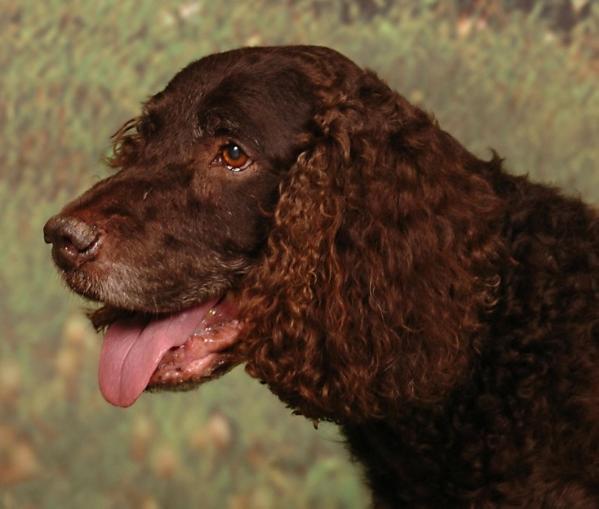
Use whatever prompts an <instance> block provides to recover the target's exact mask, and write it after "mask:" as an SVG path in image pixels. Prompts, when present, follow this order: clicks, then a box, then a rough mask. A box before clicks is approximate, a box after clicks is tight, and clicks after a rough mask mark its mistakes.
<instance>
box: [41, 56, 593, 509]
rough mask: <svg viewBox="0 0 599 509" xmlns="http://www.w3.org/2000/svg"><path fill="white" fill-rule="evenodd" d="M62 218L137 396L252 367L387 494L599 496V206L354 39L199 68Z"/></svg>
mask: <svg viewBox="0 0 599 509" xmlns="http://www.w3.org/2000/svg"><path fill="white" fill-rule="evenodd" d="M112 165H113V166H114V167H115V168H116V169H118V171H117V172H116V173H115V174H114V175H113V176H112V177H110V178H108V179H106V180H103V181H101V182H99V183H98V184H96V185H95V186H94V187H92V188H91V189H90V190H89V191H87V192H86V193H85V194H83V195H82V196H81V197H80V198H78V199H76V200H75V201H73V202H72V203H70V204H69V205H67V206H66V207H65V208H64V210H63V211H62V212H61V213H60V214H59V215H58V216H55V217H53V218H52V219H50V221H48V223H47V224H46V227H45V238H46V241H47V242H50V243H52V244H53V250H52V253H53V257H54V260H55V261H56V264H57V265H58V266H59V268H60V269H61V271H62V273H63V275H64V277H65V279H66V281H67V283H68V284H69V286H70V287H71V288H72V289H73V290H75V291H76V292H78V293H80V294H81V295H84V296H86V297H88V298H90V299H92V300H95V301H99V302H102V303H103V304H104V306H103V307H102V308H101V309H100V310H98V311H96V312H95V313H94V314H93V316H92V319H93V321H94V324H95V325H96V326H97V327H98V328H107V332H106V335H105V339H104V345H103V349H102V355H101V360H100V386H101V389H102V392H103V394H104V396H105V397H106V399H108V400H109V401H110V402H112V403H114V404H116V405H120V406H128V405H130V404H132V403H133V402H134V401H135V400H136V399H137V398H138V397H139V395H140V394H141V392H142V391H143V390H144V389H145V388H146V387H148V386H150V387H164V388H180V387H182V386H184V387H188V386H194V385H196V384H197V383H200V382H202V381H205V380H207V379H210V378H211V377H213V376H216V375H218V374H221V373H223V372H225V371H226V370H227V369H229V368H230V367H231V366H233V365H235V364H236V363H240V362H244V363H246V366H247V370H248V372H249V373H250V374H251V375H253V376H255V377H258V378H260V379H261V380H264V381H266V382H267V383H268V385H269V386H270V388H271V389H272V390H273V392H275V393H276V394H277V395H278V396H279V397H280V398H281V399H282V400H283V401H285V402H286V403H287V404H289V405H290V406H292V407H293V408H294V409H295V410H296V411H297V412H299V413H302V414H304V415H306V416H307V417H309V418H312V419H327V420H332V421H335V422H337V423H339V424H340V425H341V426H342V430H343V432H344V433H345V435H346V437H347V439H348V443H349V447H350V450H351V452H352V454H353V455H354V457H355V458H357V459H358V460H360V461H361V462H362V463H363V464H364V466H365V469H366V473H367V477H368V481H369V484H370V486H371V488H372V490H373V497H374V502H375V505H376V506H377V507H389V508H391V507H393V508H396V507H410V508H414V507H434V508H439V507H498V506H509V507H546V508H559V507H564V508H565V507H567V508H569V509H570V508H586V507H589V508H590V507H598V506H599V383H598V382H599V369H598V366H597V364H598V358H599V306H598V301H599V220H598V217H597V213H596V212H595V211H593V210H592V209H591V208H590V207H588V206H586V205H584V204H583V203H582V202H580V201H579V200H576V199H570V198H566V197H564V196H562V195H561V194H560V193H559V192H558V191H556V190H555V189H552V188H549V187H545V186H541V185H537V184H533V183H531V182H529V181H528V180H527V179H526V178H524V177H514V176H510V175H508V174H507V173H505V172H504V171H503V170H502V168H501V160H500V159H499V158H498V157H496V156H495V155H494V156H493V158H492V159H491V160H490V161H482V160H480V159H478V158H476V157H475V156H474V155H472V154H471V153H469V152H468V151H467V150H466V149H465V148H464V147H462V146H461V145H460V144H459V143H458V142H457V141H456V140H455V139H454V138H452V137H451V136H450V135H449V134H447V133H446V132H444V131H442V130H441V129H440V128H439V126H438V125H437V123H436V122H435V120H434V119H433V118H431V116H429V115H427V114H426V113H424V112H423V111H422V110H420V109H418V108H416V107H414V106H412V105H410V104H409V103H408V102H407V101H406V100H405V99H404V98H403V97H401V96H400V95H398V94H397V93H395V92H393V91H392V90H390V89H389V88H388V87H387V85H385V84H384V83H383V82H382V81H381V80H379V79H378V78H377V77H376V75H374V74H373V73H372V72H369V71H364V70H362V69H360V68H359V67H357V66H356V65H355V64H354V63H352V62H351V61H349V60H348V59H347V58H345V57H343V56H342V55H340V54H339V53H336V52H335V51H332V50H329V49H326V48H319V47H310V46H297V47H277V48H249V49H241V50H236V51H230V52H226V53H222V54H217V55H212V56H209V57H206V58H203V59H201V60H199V61H197V62H194V63H192V64H190V65H189V66H188V67H186V68H185V69H183V70H182V71H181V72H180V73H178V74H177V75H176V76H175V77H174V78H173V80H172V81H171V82H170V83H169V84H168V86H167V87H166V89H165V90H164V91H162V92H160V93H158V94H156V95H155V96H154V97H152V98H151V99H150V100H149V101H148V102H147V103H146V104H145V107H144V109H143V112H142V114H141V115H140V116H139V117H138V118H136V119H134V120H131V121H130V122H128V123H127V124H125V126H123V128H121V130H120V131H118V132H117V134H116V135H115V151H114V157H113V159H112Z"/></svg>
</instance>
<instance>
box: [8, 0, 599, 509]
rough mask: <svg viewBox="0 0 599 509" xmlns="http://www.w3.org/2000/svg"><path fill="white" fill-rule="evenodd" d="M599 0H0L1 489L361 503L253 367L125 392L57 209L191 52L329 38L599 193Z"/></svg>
mask: <svg viewBox="0 0 599 509" xmlns="http://www.w3.org/2000/svg"><path fill="white" fill-rule="evenodd" d="M598 3H599V2H597V1H595V0H590V1H584V0H579V1H575V0H554V1H546V2H543V1H540V2H535V1H532V0H530V1H526V0H489V1H476V0H463V1H460V0H454V1H452V0H446V1H438V0H426V1H406V0H397V1H392V0H380V1H378V0H339V1H324V0H305V1H291V0H287V1H281V0H278V1H277V0H256V1H253V2H249V1H248V2H243V3H242V2H239V3H234V2H216V1H210V0H195V1H192V0H164V1H155V2H150V1H143V2H142V1H138V2H134V1H126V0H105V1H100V2H94V1H82V0H80V1H76V0H72V1H64V0H46V1H45V2H38V1H35V0H22V1H8V0H0V133H1V134H0V136H1V138H0V142H1V145H0V507H2V508H18V509H23V508H31V509H33V508H64V509H68V508H81V507H86V508H90V509H91V508H128V507H133V508H143V509H154V508H189V507H194V508H206V509H212V508H215V509H221V508H225V509H242V508H243V509H246V508H249V509H252V508H259V509H267V508H317V509H319V508H366V507H367V506H368V497H367V494H366V492H365V490H364V488H363V487H362V484H361V474H360V472H359V470H358V469H357V467H355V466H353V465H352V464H351V463H350V461H349V458H348V455H347V454H346V452H345V451H344V449H343V445H342V443H341V440H340V437H339V435H338V434H337V431H336V429H335V427H334V426H331V425H321V426H320V427H319V429H318V430H314V428H313V426H312V424H311V423H310V422H309V421H307V420H305V419H303V418H301V417H297V416H292V415H291V412H290V411H289V410H288V409H286V408H285V407H284V406H283V405H282V404H280V403H279V402H278V401H277V400H276V399H275V398H274V396H272V395H271V394H270V393H269V391H268V390H267V389H266V388H265V387H262V386H261V385H260V384H259V383H258V382H256V381H254V380H251V379H250V378H249V377H248V376H247V375H246V374H245V373H244V372H243V369H242V368H238V369H237V370H235V371H234V372H233V373H230V374H229V375H228V376H226V377H225V378H223V379H221V380H219V381H216V382H214V383H211V384H208V385H205V386H203V387H201V388H200V389H199V390H198V391H196V392H192V393H185V394H184V393H178V394H168V395H165V394H160V395H144V396H142V398H141V399H140V401H139V402H138V403H137V404H136V405H135V406H134V407H132V408H131V409H128V410H120V409H115V408H112V407H110V406H109V405H108V404H107V403H105V402H104V400H103V399H102V397H101V396H100V393H99V391H98V389H97V384H96V369H97V362H98V354H99V345H100V339H99V337H97V336H96V335H95V334H94V333H93V331H92V330H91V329H90V327H89V325H88V324H87V321H86V319H85V318H84V316H83V313H82V310H83V309H84V308H85V303H83V302H82V301H81V300H80V299H79V298H77V297H75V296H73V295H71V294H70V293H68V292H67V291H66V290H65V288H64V287H63V285H62V284H61V282H60V280H59V277H58V275H57V274H56V272H55V270H54V268H53V266H52V264H51V260H50V252H49V248H48V247H47V246H46V245H44V243H43V239H42V234H41V230H42V225H43V224H44V222H45V220H46V219H47V218H48V217H49V216H50V215H51V214H53V213H56V212H57V211H58V210H59V208H60V207H61V205H62V204H64V203H65V202H66V201H67V200H69V199H71V198H73V197H74V196H76V195H77V194H78V193H79V192H80V191H82V190H83V189H85V188H87V187H88V186H89V185H90V184H92V183H93V182H95V181H97V180H98V179H100V178H102V177H103V176H105V175H106V174H107V171H106V169H105V167H104V165H103V163H102V160H103V158H104V157H105V156H106V155H107V153H108V150H109V145H110V143H109V141H110V140H109V138H110V135H111V134H112V133H113V132H114V131H115V130H116V129H117V127H119V126H120V125H121V124H122V123H123V122H124V121H126V120H127V119H129V118H130V117H132V116H134V115H135V114H136V113H137V112H138V110H139V105H140V102H141V101H142V100H144V99H146V98H147V97H148V96H149V95H150V94H152V93H155V92H157V91H158V90H160V89H162V88H163V87H164V86H165V84H166V82H167V81H168V80H169V78H170V77H171V76H172V75H173V74H174V73H175V72H176V71H178V70H179V69H180V68H181V67H183V66H184V65H185V64H187V63H188V62H190V61H191V60H194V59H197V58H199V57H201V56H204V55H206V54H210V53H214V52H217V51H223V50H227V49H230V48H234V47H238V46H244V45H271V44H296V43H307V44H322V45H326V46H331V47H333V48H336V49H338V50H340V51H341V52H343V53H345V54H347V55H348V56H349V57H351V58H353V59H354V60H356V61H357V62H358V63H360V64H362V65H365V66H368V67H370V68H372V69H374V70H376V71H377V72H378V73H379V75H380V76H381V77H383V78H384V79H386V80H387V81H388V82H389V83H390V84H391V85H392V86H393V87H395V88H397V89H398V90H399V91H400V92H401V93H402V94H403V95H405V96H406V97H407V98H408V99H409V100H410V101H412V102H414V103H417V104H419V105H421V106H423V107H424V108H425V109H427V110H429V111H432V112H434V113H435V115H436V116H437V118H438V119H439V121H440V123H441V125H442V127H444V128H445V129H446V130H448V131H449V132H451V133H452V134H453V135H454V136H456V137H457V138H458V139H460V140H461V141H462V142H463V143H464V144H465V145H466V146H467V147H468V148H469V149H470V150H472V151H473V152H475V153H476V154H477V155H479V156H481V157H484V158H488V157H489V155H490V152H489V148H490V147H492V148H494V149H496V150H497V151H498V152H499V154H500V155H501V156H503V157H505V158H506V165H507V167H508V168H509V170H510V171H512V172H514V173H528V174H529V175H530V176H531V178H533V179H535V180H540V181H545V182H550V183H554V184H557V185H560V186H562V187H563V188H564V189H566V191H567V192H568V193H572V194H577V195H581V196H582V197H583V198H585V199H586V200H588V201H589V202H592V203H595V204H597V203H599V165H598V163H599V6H598V5H597V4H598Z"/></svg>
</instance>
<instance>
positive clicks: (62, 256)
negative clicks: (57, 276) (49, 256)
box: [44, 215, 101, 268]
mask: <svg viewBox="0 0 599 509" xmlns="http://www.w3.org/2000/svg"><path fill="white" fill-rule="evenodd" d="M44 240H45V241H46V242H47V243H48V244H52V245H53V249H52V252H53V253H54V258H55V260H56V262H57V263H58V264H59V265H60V266H61V267H63V268H72V267H73V266H78V265H79V264H81V263H83V262H84V261H87V260H91V259H93V258H95V257H96V254H97V251H98V248H99V245H100V241H101V234H100V232H99V231H98V229H97V227H96V226H95V225H90V224H88V223H86V222H85V221H83V220H82V219H79V218H76V217H71V216H61V215H58V216H54V217H52V218H50V220H49V221H48V222H47V223H46V225H45V226H44Z"/></svg>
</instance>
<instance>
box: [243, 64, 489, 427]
mask: <svg viewBox="0 0 599 509" xmlns="http://www.w3.org/2000/svg"><path fill="white" fill-rule="evenodd" d="M345 71H347V70H345ZM319 75H320V76H322V75H323V73H322V72H321V73H320V74H319ZM347 76H348V74H347V72H345V73H344V77H345V78H346V80H345V81H342V80H341V79H340V77H337V76H335V72H334V71H330V70H329V74H328V76H327V77H326V78H325V79H322V80H321V82H320V83H317V84H316V85H315V86H316V88H317V97H318V98H319V106H318V109H317V112H316V114H315V115H314V119H313V129H312V130H311V132H310V133H308V134H306V145H305V146H306V147H307V148H306V149H305V150H304V151H303V152H302V153H301V154H300V156H299V157H298V158H297V161H296V163H295V165H294V166H293V167H292V168H291V170H290V171H289V173H288V174H287V175H286V177H285V179H284V181H283V182H282V184H281V186H280V197H279V200H278V204H277V206H276V208H275V211H274V215H273V218H272V223H273V224H272V229H271V231H270V235H269V238H268V245H267V248H266V250H265V253H264V257H263V259H262V260H261V262H260V263H259V264H257V266H256V267H255V268H254V269H253V271H252V272H251V273H250V274H249V275H248V276H247V278H246V280H245V286H244V289H243V293H242V299H241V302H242V309H241V312H242V316H243V317H244V318H245V328H244V338H243V340H242V341H241V342H240V345H241V346H240V348H241V352H240V354H241V355H242V356H243V358H244V359H245V360H247V365H246V369H247V371H248V372H249V374H250V375H252V376H254V377H257V378H259V379H261V380H263V381H265V382H266V383H267V384H268V385H269V387H270V389H271V390H272V391H273V392H274V393H275V394H277V395H278V396H279V397H280V398H281V399H282V400H283V401H285V402H286V403H287V404H289V405H290V406H292V407H293V408H294V409H295V410H296V412H297V413H300V414H303V415H305V416H307V417H309V418H313V419H325V420H326V419H328V420H334V421H336V422H340V423H343V422H346V421H351V422H356V421H362V420H368V419H376V418H381V417H383V416H385V417H386V418H389V417H390V416H391V417H393V415H398V414H399V412H401V405H402V402H412V403H418V402H422V403H425V402H426V403H430V402H435V401H438V400H440V399H441V398H443V397H444V396H446V395H447V393H448V391H450V390H451V389H452V388H453V387H455V385H456V384H457V383H459V381H460V379H462V378H463V377H466V376H467V374H468V371H469V366H468V362H469V359H472V358H473V356H472V355H471V350H472V349H476V348H477V341H476V337H477V334H478V333H479V332H480V329H481V327H482V325H481V321H480V320H479V318H480V316H481V313H485V312H486V310H488V309H489V308H490V307H491V306H492V304H493V290H494V288H495V286H496V285H497V283H498V281H497V276H496V275H495V274H496V272H495V271H494V270H493V267H494V265H495V263H496V258H497V257H498V256H500V254H499V253H501V246H500V240H499V235H498V232H497V229H498V223H499V215H500V212H499V211H500V210H501V203H500V201H499V199H498V198H497V197H496V195H495V194H494V192H493V190H492V189H491V187H490V185H489V184H488V182H487V181H486V180H485V179H484V178H483V174H484V173H485V172H487V171H490V170H492V169H493V168H494V167H496V166H497V165H499V164H500V161H499V160H498V159H497V158H496V157H495V156H494V157H493V159H492V160H491V161H490V162H484V161H481V160H479V159H476V158H475V157H474V156H472V155H470V154H469V153H468V152H467V151H466V150H465V149H463V148H462V147H461V146H460V145H459V144H458V143H457V142H456V141H455V140H454V139H453V138H452V137H451V136H450V135H449V134H447V133H445V132H444V131H442V130H441V129H439V127H438V125H437V123H436V121H435V120H434V119H433V118H432V117H430V116H429V115H428V114H426V113H425V112H424V111H422V110H420V109H418V108H416V107H414V106H412V105H410V104H409V103H408V102H407V101H406V100H405V99H404V98H403V97H401V96H400V95H398V94H397V93H395V92H393V91H392V90H391V89H390V88H389V87H388V86H387V85H386V84H385V83H383V82H382V81H381V80H380V79H379V78H378V77H377V76H376V75H375V74H374V73H372V72H370V71H361V70H360V71H357V68H356V70H355V71H354V72H353V75H352V76H351V77H350V79H347ZM440 174H442V178H440Z"/></svg>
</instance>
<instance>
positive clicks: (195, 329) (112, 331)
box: [92, 297, 240, 407]
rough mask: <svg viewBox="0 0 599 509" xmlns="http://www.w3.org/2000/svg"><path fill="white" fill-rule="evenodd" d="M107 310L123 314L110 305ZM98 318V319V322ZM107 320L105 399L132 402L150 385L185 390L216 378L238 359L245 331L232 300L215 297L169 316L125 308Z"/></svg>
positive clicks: (101, 375) (102, 367) (118, 403)
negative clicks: (236, 350) (236, 351)
mask: <svg viewBox="0 0 599 509" xmlns="http://www.w3.org/2000/svg"><path fill="white" fill-rule="evenodd" d="M104 313H107V314H111V313H114V314H115V315H118V310H110V309H109V308H106V310H105V311H104ZM93 318H94V317H92V321H93ZM95 318H97V321H96V322H95V325H99V323H98V322H102V321H103V320H105V322H106V323H101V324H100V325H104V326H106V325H107V326H106V332H105V335H104V342H103V345H102V351H101V354H100V365H99V372H98V378H99V383H100V390H101V392H102V395H103V396H104V398H105V399H106V400H107V401H108V402H109V403H111V404H113V405H116V406H120V407H128V406H130V405H132V404H133V403H134V402H135V401H136V400H137V399H138V398H139V396H140V395H141V393H142V392H143V391H144V390H146V389H149V390H152V389H170V390H184V389H189V388H192V387H195V386H196V385H198V384H199V383H202V382H205V381H207V380H209V379H212V378H215V377H217V376H219V375H221V374H223V373H225V372H226V371H228V370H229V369H230V368H231V367H232V366H233V364H234V361H233V355H232V353H231V347H232V346H233V345H234V343H235V340H236V338H237V335H238V333H239V329H240V325H239V321H238V319H237V308H236V306H235V304H234V303H233V302H232V301H231V299H229V298H226V297H221V298H217V299H211V300H208V301H206V302H203V303H201V304H198V305H195V306H193V307H190V308H187V309H185V310H183V311H180V312H177V313H172V314H167V315H154V316H152V315H148V314H144V313H135V312H125V313H121V317H120V318H117V319H114V320H111V319H108V318H106V317H103V316H102V314H101V313H100V315H98V316H97V317H95Z"/></svg>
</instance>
